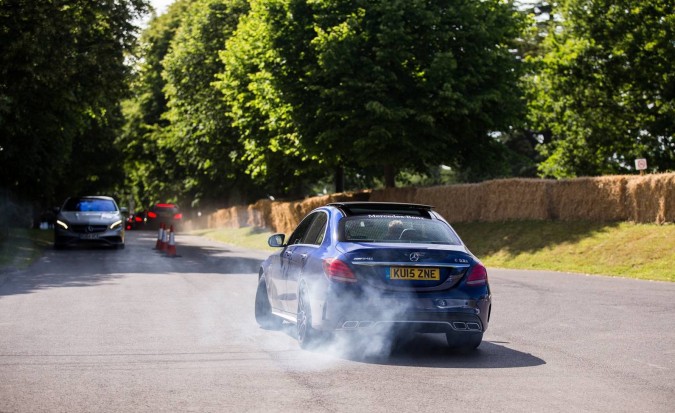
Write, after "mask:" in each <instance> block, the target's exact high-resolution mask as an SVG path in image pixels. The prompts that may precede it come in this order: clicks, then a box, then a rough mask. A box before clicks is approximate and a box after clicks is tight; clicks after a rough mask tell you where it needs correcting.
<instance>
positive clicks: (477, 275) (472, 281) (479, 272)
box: [466, 264, 488, 286]
mask: <svg viewBox="0 0 675 413" xmlns="http://www.w3.org/2000/svg"><path fill="white" fill-rule="evenodd" d="M487 280H488V277H487V269H485V267H484V266H483V265H482V264H476V265H474V266H473V268H472V269H471V272H470V273H469V278H467V279H466V285H471V286H476V285H485V284H487Z"/></svg>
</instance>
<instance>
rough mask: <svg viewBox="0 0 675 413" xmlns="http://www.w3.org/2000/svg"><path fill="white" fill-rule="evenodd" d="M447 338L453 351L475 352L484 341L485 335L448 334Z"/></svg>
mask: <svg viewBox="0 0 675 413" xmlns="http://www.w3.org/2000/svg"><path fill="white" fill-rule="evenodd" d="M445 338H446V340H447V341H448V347H450V348H451V349H453V350H460V351H473V350H475V349H477V348H478V346H480V343H481V342H482V341H483V333H460V334H457V333H446V334H445Z"/></svg>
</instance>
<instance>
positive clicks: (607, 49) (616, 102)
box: [529, 0, 675, 178]
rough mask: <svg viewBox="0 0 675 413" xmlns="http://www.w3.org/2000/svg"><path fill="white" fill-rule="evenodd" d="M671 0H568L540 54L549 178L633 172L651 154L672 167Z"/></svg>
mask: <svg viewBox="0 0 675 413" xmlns="http://www.w3.org/2000/svg"><path fill="white" fill-rule="evenodd" d="M673 11H674V10H673V4H672V2H671V1H668V0H638V1H635V0H631V1H628V0H621V1H615V0H611V1H610V0H600V1H590V0H568V1H567V2H564V3H563V4H562V5H561V6H560V7H559V8H558V9H557V10H556V13H558V14H559V15H560V17H561V19H562V22H561V24H560V26H558V27H555V28H554V30H552V31H551V32H550V33H549V35H548V37H547V39H546V40H545V42H544V46H545V48H546V50H547V53H546V54H545V55H543V56H542V57H540V58H536V59H534V62H535V64H536V65H537V66H536V67H537V68H538V71H537V72H536V73H534V74H533V75H532V76H531V77H530V78H529V82H530V83H529V93H530V96H531V97H530V113H531V116H530V117H531V121H532V123H533V125H534V126H535V127H536V128H538V129H539V130H548V131H550V132H551V134H552V140H551V141H550V142H543V144H542V145H541V148H540V150H541V153H542V154H543V155H544V156H545V158H546V159H545V161H544V162H542V163H541V164H540V166H539V170H540V173H541V175H542V176H552V177H558V178H563V177H573V176H582V175H601V174H613V173H626V172H630V171H631V170H633V168H632V165H633V160H634V159H635V158H640V157H646V158H647V159H648V161H649V164H650V166H651V167H652V170H653V171H664V170H672V169H673V168H675V122H674V121H673V119H675V75H674V72H673V69H672V62H673V61H675V48H674V47H673V42H674V41H675V37H674V36H675V14H674V13H673Z"/></svg>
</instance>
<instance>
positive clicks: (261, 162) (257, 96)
mask: <svg viewBox="0 0 675 413" xmlns="http://www.w3.org/2000/svg"><path fill="white" fill-rule="evenodd" d="M280 5H281V2H278V1H251V11H250V13H248V14H247V15H246V16H243V17H242V18H241V19H240V22H239V27H238V29H237V31H236V32H235V33H234V35H233V36H232V38H231V39H229V40H228V41H227V47H226V49H225V50H223V52H222V53H221V59H222V61H223V62H224V64H225V70H224V71H223V73H222V74H221V75H220V76H219V79H220V81H219V82H216V83H215V86H216V87H217V88H218V89H219V90H220V91H221V92H222V93H223V95H224V98H225V101H226V102H227V104H228V106H229V110H228V112H227V115H228V116H229V118H230V119H231V122H232V124H233V126H234V127H235V128H237V131H238V133H239V134H240V138H239V141H240V145H241V147H242V149H243V151H242V153H241V160H242V161H243V162H245V163H246V165H247V166H246V172H247V173H248V174H249V175H250V176H251V177H252V178H253V180H254V182H255V183H256V184H257V185H259V186H261V187H262V188H264V189H265V190H267V191H268V192H269V193H274V194H275V195H276V196H277V197H278V196H286V195H290V194H292V195H295V196H298V195H301V194H302V187H303V184H304V182H303V181H304V179H307V178H311V177H313V176H316V174H317V173H316V169H315V168H314V167H313V166H312V164H311V162H312V161H317V159H316V158H315V157H312V156H311V155H309V154H308V153H307V151H306V149H305V147H304V146H303V144H302V142H301V141H300V137H299V130H298V125H297V124H296V122H295V116H294V115H293V112H294V110H295V109H296V108H294V107H293V106H292V105H291V104H290V102H288V100H287V99H285V96H283V94H282V91H281V90H280V89H279V87H278V84H279V80H278V78H279V74H280V73H282V72H284V71H285V70H286V62H284V61H283V58H282V57H281V55H280V54H279V53H278V50H277V48H276V47H275V46H274V44H273V43H272V42H273V39H274V36H276V35H277V34H275V33H273V32H272V27H271V26H270V25H269V20H270V19H272V18H273V15H272V10H273V9H275V8H276V7H278V6H280ZM289 41H290V39H289Z"/></svg>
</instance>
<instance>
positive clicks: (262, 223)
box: [246, 199, 272, 228]
mask: <svg viewBox="0 0 675 413" xmlns="http://www.w3.org/2000/svg"><path fill="white" fill-rule="evenodd" d="M271 215H272V201H270V200H269V199H260V200H258V201H257V202H256V203H255V204H251V205H249V206H248V220H247V221H246V225H247V226H250V227H258V228H267V227H269V226H270V223H271V222H272V220H271Z"/></svg>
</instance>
